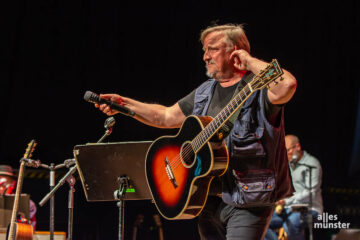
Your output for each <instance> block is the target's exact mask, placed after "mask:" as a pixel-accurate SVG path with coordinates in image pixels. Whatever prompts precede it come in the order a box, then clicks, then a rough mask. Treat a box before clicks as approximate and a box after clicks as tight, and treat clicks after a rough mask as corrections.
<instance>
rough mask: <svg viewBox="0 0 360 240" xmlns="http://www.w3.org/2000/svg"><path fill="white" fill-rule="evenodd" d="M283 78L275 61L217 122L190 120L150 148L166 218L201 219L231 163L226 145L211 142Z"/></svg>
mask: <svg viewBox="0 0 360 240" xmlns="http://www.w3.org/2000/svg"><path fill="white" fill-rule="evenodd" d="M282 74H283V71H282V69H281V68H280V66H279V64H278V62H277V60H276V59H274V60H273V61H272V62H271V63H270V64H269V65H268V66H267V67H266V68H265V69H264V70H262V71H261V72H260V73H259V74H258V75H256V76H254V77H253V78H252V79H251V81H249V83H247V84H246V85H244V86H243V88H242V89H241V90H240V91H239V93H238V94H236V95H235V96H234V97H233V99H232V100H231V101H230V102H229V103H228V104H227V105H226V106H225V108H224V109H222V110H221V111H220V113H219V114H218V115H217V116H216V117H215V118H212V117H208V116H194V115H190V116H188V117H187V118H186V119H185V121H184V123H183V124H182V126H181V128H180V130H179V132H178V133H177V135H175V136H163V137H160V138H158V139H156V140H155V141H154V142H153V143H152V144H151V145H150V147H149V149H148V152H147V155H146V159H145V174H146V179H147V183H148V185H149V188H150V192H151V194H152V197H153V200H154V203H155V205H156V207H157V209H158V211H159V212H160V214H161V215H162V216H163V217H164V218H166V219H191V218H194V217H196V216H198V215H199V214H200V212H201V210H202V209H203V207H204V205H205V202H206V199H207V195H208V191H209V187H210V183H211V181H212V179H213V178H214V177H215V176H221V175H223V174H224V173H225V172H226V170H227V167H228V163H229V155H228V150H227V148H226V145H225V142H224V141H222V142H220V143H212V142H210V139H211V138H212V137H213V136H214V135H215V134H216V133H217V132H218V131H219V129H220V128H221V127H222V126H223V125H224V124H225V123H226V121H227V120H228V119H229V118H230V117H231V116H232V115H233V114H234V113H235V112H236V111H237V110H238V109H239V108H240V107H241V106H242V105H243V104H244V103H245V101H246V100H247V99H248V98H249V97H250V96H251V95H252V94H253V93H254V92H255V91H257V90H260V89H263V88H265V87H266V86H268V85H269V84H270V83H271V82H273V81H275V80H276V79H277V78H279V77H280V76H281V75H282ZM280 80H282V78H280ZM275 84H276V82H275Z"/></svg>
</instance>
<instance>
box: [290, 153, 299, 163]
mask: <svg viewBox="0 0 360 240" xmlns="http://www.w3.org/2000/svg"><path fill="white" fill-rule="evenodd" d="M298 159H299V156H298V155H297V154H293V155H292V157H291V162H292V163H296V162H297V160H298Z"/></svg>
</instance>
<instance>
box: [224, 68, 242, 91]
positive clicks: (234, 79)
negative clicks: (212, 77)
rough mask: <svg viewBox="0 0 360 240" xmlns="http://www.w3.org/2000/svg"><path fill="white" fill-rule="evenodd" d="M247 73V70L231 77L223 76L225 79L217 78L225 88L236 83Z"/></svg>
mask: <svg viewBox="0 0 360 240" xmlns="http://www.w3.org/2000/svg"><path fill="white" fill-rule="evenodd" d="M245 73H246V71H242V72H238V73H236V74H234V75H233V76H232V77H230V78H223V79H221V80H217V81H218V82H219V83H220V85H221V86H222V87H223V88H226V87H230V86H233V85H234V84H236V83H238V82H239V81H240V80H241V79H242V77H243V76H244V75H245Z"/></svg>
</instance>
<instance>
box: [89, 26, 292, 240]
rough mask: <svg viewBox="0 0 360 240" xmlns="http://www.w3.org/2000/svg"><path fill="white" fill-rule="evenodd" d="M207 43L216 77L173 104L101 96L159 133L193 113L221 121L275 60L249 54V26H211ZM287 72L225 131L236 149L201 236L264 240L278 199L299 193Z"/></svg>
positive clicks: (204, 36)
mask: <svg viewBox="0 0 360 240" xmlns="http://www.w3.org/2000/svg"><path fill="white" fill-rule="evenodd" d="M200 40H201V43H202V45H203V50H204V54H203V60H204V62H205V66H206V70H207V72H206V74H207V76H209V78H210V79H209V80H207V81H205V82H204V83H202V84H201V85H200V86H199V87H198V88H196V89H195V90H194V91H192V92H191V93H189V94H188V95H187V96H185V97H184V98H182V99H180V100H179V101H178V102H177V103H175V104H174V105H172V106H169V107H167V106H163V105H159V104H148V103H142V102H139V101H136V100H134V99H131V98H127V97H123V96H120V95H117V94H102V95H100V96H101V97H102V98H105V99H108V100H111V101H114V102H117V103H119V104H122V105H123V106H125V107H128V108H130V109H131V110H132V111H134V112H135V114H136V115H135V116H134V118H135V119H137V120H138V121H141V122H143V123H144V124H147V125H150V126H154V127H158V128H179V127H181V125H182V123H183V122H184V120H185V119H186V117H187V116H189V115H201V116H204V115H208V116H212V117H215V116H216V115H217V114H218V113H219V112H220V111H221V110H222V109H223V108H224V107H225V106H226V105H227V104H228V103H229V101H230V100H231V99H232V97H233V96H234V95H235V93H236V91H238V88H241V87H243V86H245V85H246V84H247V81H249V80H251V79H252V78H253V77H254V75H258V74H259V73H260V71H262V70H263V69H265V68H266V67H267V66H268V63H266V62H264V61H262V60H260V59H258V58H255V57H253V56H251V55H250V44H249V41H248V39H247V37H246V35H245V33H244V30H243V26H242V25H236V24H227V25H220V26H211V27H208V28H206V29H205V30H204V31H202V32H201V36H200ZM283 71H284V74H283V76H282V79H281V80H282V81H278V84H274V83H271V84H270V86H269V87H270V89H269V90H268V89H267V88H265V89H263V90H260V91H256V92H254V93H253V94H252V95H251V96H250V97H249V98H248V99H247V101H246V102H245V104H244V105H243V106H242V108H241V111H240V112H239V114H238V117H237V118H236V119H235V121H234V124H229V125H228V126H227V128H224V134H221V135H223V136H224V137H223V138H224V139H225V141H226V144H227V147H228V150H229V167H228V169H227V171H226V173H225V174H224V175H223V176H222V177H221V179H218V180H219V181H215V182H214V184H212V185H211V189H210V192H211V196H210V197H209V198H208V200H207V202H206V205H205V206H204V209H203V211H202V213H201V214H200V215H199V217H198V228H199V234H200V237H201V239H233V240H235V239H236V240H238V239H246V240H251V239H254V240H258V239H263V238H264V236H265V232H266V229H267V227H268V224H269V222H270V219H271V215H272V212H273V209H274V203H275V201H277V200H280V199H283V198H286V197H289V196H291V194H292V192H293V188H292V184H291V178H290V173H289V167H288V161H287V157H286V148H285V141H284V136H285V134H284V117H283V116H284V113H283V111H284V107H283V106H284V104H285V103H287V102H288V101H290V99H291V98H292V96H293V95H294V93H295V90H296V79H295V77H294V76H293V75H292V74H291V73H289V72H288V71H286V70H283ZM95 106H96V107H98V108H99V109H100V110H101V111H103V112H104V113H105V114H107V115H113V114H116V113H117V111H115V110H112V109H111V108H110V107H109V106H108V105H106V104H101V105H98V104H95ZM219 136H220V135H219ZM225 136H226V137H225ZM219 138H220V139H218V140H220V141H221V140H222V138H221V137H219ZM216 182H218V183H219V184H218V186H219V188H216V184H215V183H216Z"/></svg>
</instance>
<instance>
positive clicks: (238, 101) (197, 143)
mask: <svg viewBox="0 0 360 240" xmlns="http://www.w3.org/2000/svg"><path fill="white" fill-rule="evenodd" d="M253 92H254V91H253V89H252V88H251V85H250V83H248V84H247V85H245V86H244V87H243V88H242V89H241V90H240V92H239V93H238V94H236V95H235V97H234V98H233V99H232V100H231V101H230V102H229V103H228V104H227V105H226V106H225V107H224V108H223V109H222V110H221V112H220V113H218V115H216V117H215V118H214V119H213V120H212V121H211V122H210V123H209V124H208V125H207V126H206V127H205V128H204V130H202V131H201V132H200V133H199V134H198V135H197V136H196V137H195V138H194V139H193V140H192V142H191V144H192V147H193V149H194V151H195V153H197V152H198V151H199V150H200V149H201V148H202V147H203V146H204V144H205V143H206V142H208V141H209V140H210V139H211V137H212V136H213V135H214V134H215V133H216V132H217V131H219V129H220V128H221V127H222V126H223V125H224V124H225V122H226V121H227V120H228V119H229V118H230V117H231V116H232V115H233V114H234V113H235V112H236V110H238V109H239V108H240V107H241V106H242V105H243V104H244V103H245V101H246V100H247V99H248V98H249V97H250V96H251V94H252V93H253Z"/></svg>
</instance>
